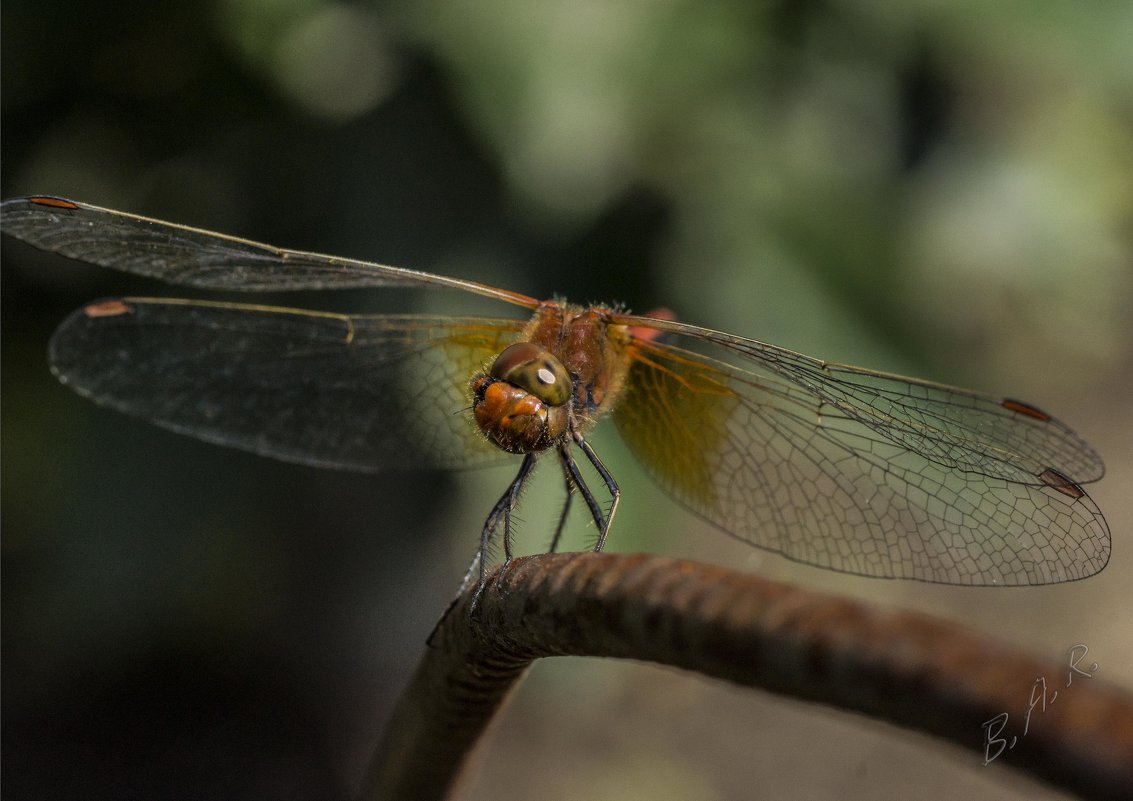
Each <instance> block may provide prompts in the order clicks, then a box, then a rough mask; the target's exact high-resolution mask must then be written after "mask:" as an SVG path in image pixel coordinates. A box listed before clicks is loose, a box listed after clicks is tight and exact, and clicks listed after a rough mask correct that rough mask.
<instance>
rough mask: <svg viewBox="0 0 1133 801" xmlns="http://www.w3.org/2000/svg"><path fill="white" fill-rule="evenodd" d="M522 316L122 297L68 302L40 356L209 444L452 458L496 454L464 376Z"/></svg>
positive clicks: (76, 385)
mask: <svg viewBox="0 0 1133 801" xmlns="http://www.w3.org/2000/svg"><path fill="white" fill-rule="evenodd" d="M522 327H523V321H520V320H488V319H476V318H470V319H460V320H457V319H453V318H447V317H445V318H439V317H424V316H386V315H373V316H364V315H358V316H348V315H342V314H330V313H319V312H309V311H302V310H298V309H285V308H275V307H270V306H253V305H244V304H235V303H211V302H204V301H186V300H176V299H172V300H171V299H160V298H124V299H122V300H108V301H101V302H99V303H94V304H90V305H88V306H86V307H84V308H82V309H79V310H78V311H76V312H75V313H74V314H72V315H71V316H70V317H69V318H68V319H67V320H66V321H65V322H64V323H63V324H62V325H61V326H60V327H59V329H58V330H57V331H56V333H55V336H54V337H53V338H52V341H51V347H50V358H51V365H52V369H53V370H54V371H55V373H56V374H57V375H58V376H59V378H60V380H61V381H63V383H65V384H67V385H68V386H70V387H72V388H73V389H75V390H76V391H78V392H79V393H80V394H82V395H85V396H88V397H90V398H91V399H93V400H95V401H97V402H98V403H101V404H103V405H106V406H110V407H112V408H115V409H118V410H120V411H123V412H127V413H129V414H133V415H137V416H139V417H144V418H146V419H148V420H152V421H153V422H155V423H157V424H158V425H161V426H164V427H166V428H169V429H172V430H174V431H178V432H181V433H186V434H190V435H192V436H195V437H199V438H200V439H204V440H207V441H209V442H215V443H218V444H222V445H230V446H234V447H237V448H242V449H244V450H248V451H252V452H254V453H258V454H263V455H267V456H274V457H277V458H280V459H285V460H287V461H292V462H299V463H302V464H308V465H316V466H323V467H338V468H344V469H351V470H374V469H378V468H381V467H386V466H397V467H400V466H406V465H410V466H411V465H430V466H439V467H456V466H463V465H467V464H472V463H477V462H485V461H490V460H491V459H493V458H495V457H497V456H499V455H500V452H499V451H498V450H497V449H496V448H493V447H492V446H490V445H489V444H488V443H487V442H486V441H485V440H484V438H483V436H482V435H481V434H479V433H478V432H477V431H476V429H475V426H474V424H473V422H472V420H471V416H470V415H469V414H468V413H467V408H468V406H469V404H470V403H471V396H470V394H469V390H468V382H469V379H470V378H471V376H472V375H473V373H474V372H476V371H477V370H478V369H481V368H483V367H484V366H485V364H486V363H487V362H489V361H490V360H491V359H492V358H493V356H494V355H495V354H496V353H497V352H498V351H499V350H501V349H502V348H504V347H506V345H507V344H509V343H510V342H512V341H514V340H515V338H516V336H517V335H518V333H519V332H520V330H521V329H522Z"/></svg>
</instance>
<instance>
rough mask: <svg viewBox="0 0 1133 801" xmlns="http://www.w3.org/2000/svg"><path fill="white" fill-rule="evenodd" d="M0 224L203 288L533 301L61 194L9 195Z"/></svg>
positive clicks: (48, 246) (43, 245)
mask: <svg viewBox="0 0 1133 801" xmlns="http://www.w3.org/2000/svg"><path fill="white" fill-rule="evenodd" d="M0 228H2V230H3V232H4V233H6V234H8V235H10V236H14V237H16V238H17V239H20V240H23V241H24V242H27V243H28V244H30V245H34V246H35V247H37V248H40V249H41V250H47V251H50V252H52V253H59V254H61V255H63V256H67V257H69V258H72V259H78V260H79V261H85V262H89V263H91V264H97V265H100V266H102V267H113V268H115V269H118V270H123V271H125V272H130V273H136V274H138V275H145V276H149V277H151V278H159V279H161V280H163V281H168V282H170V283H174V284H182V285H185V286H195V287H200V288H203V289H223V290H233V291H242V292H244V291H251V292H258V291H280V290H299V289H347V288H359V287H380V286H402V287H448V288H451V289H461V290H464V291H466V292H472V293H475V294H478V295H484V296H487V297H491V298H495V299H497V300H502V301H505V302H507V303H513V304H516V305H518V306H523V307H525V308H529V309H533V308H535V306H537V305H538V301H536V300H535V299H533V298H529V297H527V296H525V295H521V294H519V293H516V292H509V291H507V290H505V289H497V288H496V287H492V286H488V285H487V284H480V283H477V282H475V281H465V280H461V279H458V278H449V277H446V276H441V275H432V274H430V273H422V272H417V271H416V270H406V269H404V268H401V267H389V266H386V265H384V264H374V263H372V262H365V261H355V260H353V259H343V258H339V257H337V256H324V255H321V254H318V253H303V252H300V251H295V250H285V249H283V248H277V247H272V246H271V245H264V244H260V243H258V242H250V241H248V240H246V239H237V238H236V237H231V236H225V235H224V234H217V233H213V232H211V231H204V230H201V229H199V228H190V227H188V226H185V225H178V224H176V223H170V222H163V221H161V220H153V219H150V218H148V217H139V216H137V215H134V214H127V213H125V212H121V211H112V210H110V209H102V208H99V207H97V206H90V205H88V204H86V203H79V202H77V201H74V200H66V199H63V198H55V197H46V196H36V197H27V198H15V199H12V200H6V201H4V202H3V203H2V204H0Z"/></svg>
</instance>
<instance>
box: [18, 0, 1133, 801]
mask: <svg viewBox="0 0 1133 801" xmlns="http://www.w3.org/2000/svg"><path fill="white" fill-rule="evenodd" d="M896 5H897V7H894V8H891V7H890V4H883V3H870V2H858V3H852V2H834V1H827V2H824V1H823V0H815V1H813V2H778V3H766V4H752V3H748V2H742V1H740V0H737V1H736V2H726V1H724V0H720V1H714V2H681V1H680V0H665V1H661V2H633V3H622V4H608V3H602V2H589V1H588V2H575V3H564V4H550V3H543V2H537V3H531V2H526V1H524V2H520V1H518V0H510V1H509V0H485V1H484V2H479V3H445V2H436V1H434V2H422V3H392V4H381V3H334V2H326V1H325V0H291V2H268V0H216V2H209V3H205V2H197V1H194V0H186V1H185V2H179V3H149V2H136V1H135V2H120V3H107V4H101V3H100V4H92V3H82V2H77V1H75V0H35V1H34V2H31V1H30V0H8V2H6V3H5V4H4V11H3V26H2V29H0V45H2V51H0V67H2V71H0V76H2V77H0V89H2V97H0V102H2V112H3V143H2V147H3V153H2V155H3V160H2V166H0V180H2V191H3V195H4V196H5V197H10V196H13V195H20V194H28V193H50V194H59V195H65V196H70V197H74V198H77V199H81V200H85V201H88V202H91V203H95V204H97V205H102V206H108V207H111V208H120V209H123V210H128V211H133V212H138V213H142V214H147V215H151V216H156V217H161V218H165V219H169V220H174V221H177V222H182V223H187V224H192V225H197V226H202V227H206V228H212V229H215V230H219V231H223V232H227V233H232V234H237V235H240V236H244V237H248V238H252V239H256V240H261V241H267V242H272V243H274V244H279V245H286V246H289V247H296V248H301V249H306V250H316V251H323V252H329V253H336V254H340V255H344V256H353V257H358V258H368V259H374V260H377V261H381V262H384V263H389V264H396V265H401V266H407V267H415V268H418V269H423V270H429V271H433V272H442V273H446V274H450V275H459V276H466V277H471V278H476V279H479V280H482V281H487V282H490V283H496V284H499V285H501V286H506V287H509V288H513V289H516V290H518V291H521V292H524V293H526V294H530V295H536V296H550V295H552V294H555V293H561V294H563V295H565V296H568V297H570V298H572V299H574V300H576V301H592V300H600V301H623V302H625V303H626V304H628V305H629V306H630V307H632V308H634V309H637V310H641V311H644V310H647V309H649V308H652V307H654V306H657V305H665V306H668V307H670V308H672V309H674V310H675V311H676V312H677V314H678V315H679V316H680V317H681V318H682V319H685V320H688V321H691V322H696V323H700V324H704V325H708V326H711V327H714V328H720V329H723V330H728V331H733V332H735V333H739V334H743V335H747V336H752V337H756V338H759V339H765V340H768V341H771V342H775V343H777V344H781V345H786V346H789V347H793V348H796V349H799V350H803V351H805V352H808V353H812V354H814V355H816V356H821V357H825V358H829V359H833V360H838V361H847V362H851V363H857V364H866V365H869V366H872V367H877V368H880V369H889V370H895V371H898V372H904V373H910V374H916V375H920V376H923V377H927V378H932V379H936V380H940V381H945V382H950V383H959V384H965V385H972V386H978V387H981V388H984V389H987V390H989V391H992V392H997V393H1002V394H1007V395H1011V396H1013V397H1019V398H1025V399H1027V400H1028V401H1031V402H1033V403H1035V404H1037V405H1039V406H1041V407H1042V408H1044V409H1048V410H1050V411H1052V412H1054V413H1055V414H1057V415H1058V416H1060V417H1062V418H1064V419H1066V420H1067V421H1069V422H1070V423H1071V424H1072V425H1073V426H1075V428H1077V429H1078V430H1079V431H1080V432H1081V433H1082V434H1083V435H1084V436H1085V437H1086V438H1087V439H1089V440H1090V441H1091V442H1093V443H1094V444H1095V445H1097V447H1098V448H1099V450H1100V451H1101V453H1102V455H1103V457H1105V458H1106V461H1107V464H1108V467H1109V474H1108V475H1107V477H1106V479H1105V480H1104V481H1103V482H1102V483H1101V484H1099V485H1096V486H1095V487H1092V488H1091V490H1090V491H1091V493H1092V494H1093V495H1094V497H1095V498H1096V499H1097V501H1098V503H1099V505H1100V506H1101V507H1102V509H1103V511H1105V512H1106V514H1107V517H1108V519H1109V521H1110V524H1111V527H1112V529H1113V535H1114V556H1113V559H1112V562H1111V563H1110V566H1109V567H1108V568H1107V570H1106V571H1105V572H1104V573H1103V574H1101V575H1100V576H1098V577H1096V578H1094V579H1091V580H1089V581H1086V582H1080V583H1077V584H1072V585H1065V586H1057V587H1045V588H1025V589H990V590H989V589H965V588H953V587H941V586H928V585H921V584H914V583H909V582H885V581H877V580H869V579H863V578H855V577H850V576H842V575H836V574H833V573H828V572H824V571H821V570H818V569H815V568H809V567H804V566H800V565H795V564H791V563H788V562H786V561H785V560H783V559H781V558H779V557H776V556H772V555H767V554H763V553H760V552H757V551H755V550H753V549H751V548H748V547H746V546H744V545H742V544H740V543H738V542H735V541H732V540H730V539H729V538H727V537H725V536H722V535H719V534H718V533H716V532H714V531H713V530H712V529H710V527H708V526H706V525H705V524H703V523H701V522H700V521H699V520H697V519H696V518H695V517H693V516H692V515H689V514H687V513H685V512H683V511H682V510H679V509H677V508H676V507H674V506H673V505H671V504H670V503H669V502H668V501H667V500H666V499H664V498H663V497H662V494H661V493H660V492H659V491H658V490H657V489H655V488H654V487H653V486H652V485H650V484H649V483H648V480H647V479H646V478H645V477H644V475H643V473H642V472H641V471H640V470H639V469H638V468H636V467H635V466H634V465H633V464H632V460H631V459H630V457H629V456H628V455H627V454H626V452H625V451H624V450H623V449H622V447H621V446H620V444H619V443H618V442H617V437H616V434H610V435H608V436H606V437H601V436H600V437H599V439H598V442H597V445H598V447H599V451H600V452H601V453H602V454H603V455H604V457H605V458H606V459H607V463H608V464H609V465H610V467H611V469H613V470H614V471H615V473H616V475H617V476H618V478H619V480H620V481H621V482H622V484H623V488H624V490H625V496H624V502H623V505H622V508H621V510H620V511H619V516H618V521H617V524H616V526H615V529H614V531H613V533H612V535H611V538H610V547H611V548H614V549H617V550H643V549H648V550H655V551H658V552H663V553H667V554H671V555H675V556H685V557H691V558H698V559H703V560H708V561H717V562H722V563H725V564H729V565H731V566H733V567H735V568H737V569H740V570H750V571H760V572H762V573H765V574H767V575H771V576H775V577H778V578H783V579H787V580H792V581H796V582H799V583H802V584H805V585H807V586H811V587H814V588H819V589H824V590H828V591H835V592H842V593H846V594H850V595H854V596H856V597H861V598H867V599H873V600H877V601H878V602H879V603H886V604H892V605H902V606H908V607H915V608H919V609H924V610H929V611H933V612H936V613H938V614H941V615H944V616H948V617H951V618H954V619H958V620H962V621H966V622H968V623H970V624H972V625H973V626H976V627H978V628H981V629H983V630H985V631H989V632H991V633H993V634H995V635H999V636H1002V637H1003V638H1005V639H1007V640H1010V641H1011V642H1015V643H1018V644H1020V645H1023V646H1026V647H1028V648H1031V649H1033V650H1035V651H1037V652H1039V653H1043V654H1047V655H1049V656H1052V657H1058V656H1059V655H1061V654H1063V653H1064V652H1065V650H1066V649H1067V648H1069V647H1070V646H1072V645H1074V644H1076V643H1085V644H1087V645H1088V646H1089V647H1090V649H1091V650H1090V657H1091V659H1093V660H1094V661H1096V662H1097V663H1098V664H1099V666H1100V673H1099V675H1100V676H1105V677H1107V678H1108V679H1109V680H1111V681H1115V682H1118V683H1121V684H1124V685H1126V686H1133V636H1130V631H1131V630H1133V621H1131V618H1130V612H1129V609H1130V605H1129V602H1128V599H1129V591H1128V588H1129V586H1130V581H1131V579H1133V555H1131V550H1133V543H1131V542H1130V536H1129V528H1130V522H1131V521H1133V502H1131V501H1130V499H1129V497H1130V496H1129V493H1128V491H1127V487H1128V486H1129V483H1130V481H1131V480H1133V423H1131V422H1130V421H1131V417H1130V414H1129V408H1130V406H1129V397H1130V392H1131V390H1133V384H1131V379H1130V376H1131V375H1133V336H1131V335H1130V330H1131V325H1133V50H1131V49H1130V48H1129V46H1128V44H1129V42H1130V41H1133V14H1131V13H1130V10H1129V6H1128V5H1127V4H1123V3H1110V4H1091V5H1090V6H1089V7H1088V8H1087V7H1086V6H1083V5H1082V4H1078V3H1073V2H1069V0H1067V1H1066V2H1030V3H1015V2H1012V3H997V4H986V3H983V2H970V1H968V0H961V2H953V3H949V4H946V5H945V4H938V3H923V2H914V3H904V4H896ZM2 281H3V294H2V299H0V300H2V314H3V351H2V356H3V376H2V380H3V392H2V398H0V402H2V405H3V440H2V447H3V483H2V491H3V506H2V514H3V520H2V522H3V590H2V593H3V594H2V601H3V611H2V623H3V698H4V708H3V795H4V797H5V798H6V799H12V800H13V801H15V800H16V799H33V798H34V799H57V798H58V799H63V798H68V799H70V798H77V797H82V798H87V799H101V798H107V799H110V798H114V799H123V798H137V799H152V798H177V799H213V798H233V799H239V798H263V799H269V798H270V799H289V798H295V799H300V798H312V799H313V798H323V799H336V798H348V797H350V796H351V795H352V794H353V793H354V792H355V790H356V787H357V783H358V781H359V779H360V776H361V773H362V770H363V766H364V764H365V762H366V760H367V758H368V754H369V751H370V749H371V748H372V747H373V745H374V744H375V742H376V741H377V738H378V736H379V733H380V731H381V728H382V726H383V725H384V723H385V720H386V719H387V717H388V715H389V713H390V710H391V706H392V704H393V703H394V701H395V699H396V697H397V694H398V693H399V692H400V690H401V689H402V687H403V686H404V685H405V683H406V681H407V679H408V675H409V672H410V671H411V669H412V666H413V665H414V663H415V661H416V660H417V658H418V657H419V655H420V653H421V651H422V648H423V644H424V639H425V636H426V635H427V633H428V631H429V629H430V627H431V625H432V623H433V621H434V619H435V618H436V616H437V615H438V614H439V612H440V611H441V610H442V609H443V608H444V606H445V603H446V602H447V600H448V598H449V596H450V594H451V592H452V591H453V590H454V589H455V587H456V585H457V583H458V581H459V579H460V577H461V575H462V572H463V569H464V566H465V564H466V562H467V559H468V558H469V557H470V556H471V554H472V552H473V550H474V548H475V545H476V537H477V532H478V530H479V526H480V525H481V523H482V521H483V518H484V515H485V514H486V513H487V510H488V509H489V508H490V506H491V503H492V502H493V501H494V499H495V497H496V496H497V495H498V493H499V492H500V491H501V490H502V488H503V487H504V486H505V485H506V482H507V481H508V479H509V478H510V476H511V472H510V471H511V470H512V469H514V468H513V467H509V468H505V469H503V470H497V469H491V470H482V471H469V472H462V473H457V474H443V473H421V472H415V473H409V472H406V473H400V474H399V473H389V474H381V475H352V474H344V473H338V472H333V471H319V470H314V469H307V468H302V467H297V466H292V465H284V464H279V463H276V462H272V461H269V460H266V459H260V458H257V457H254V456H250V455H247V454H243V453H238V452H234V451H229V450H224V449H221V448H217V447H213V446H210V445H206V444H201V443H198V442H196V441H193V440H190V439H187V438H183V437H179V436H176V435H174V434H171V433H167V432H165V431H162V430H159V429H157V428H154V427H153V426H150V425H148V424H146V423H144V422H142V421H139V420H135V419H130V418H127V417H124V416H121V415H118V414H116V413H113V412H109V411H105V410H102V409H99V408H97V407H96V406H94V405H93V404H91V403H89V402H87V401H84V400H82V399H81V398H79V397H78V396H76V395H73V394H72V393H70V392H69V391H67V390H66V389H64V388H63V387H62V386H60V385H58V384H57V383H56V382H55V381H54V379H53V378H52V377H51V375H50V374H49V372H48V370H47V366H46V358H45V350H46V343H47V340H48V338H49V337H50V334H51V331H52V329H53V327H54V326H55V325H56V324H57V323H58V322H59V321H60V320H62V319H63V317H64V316H65V315H67V314H68V313H69V312H70V311H71V310H73V309H74V308H75V307H77V306H78V305H80V304H82V303H84V302H86V301H89V300H92V299H94V298H97V297H101V296H106V295H117V294H123V293H127V292H131V291H133V292H137V291H145V292H147V293H150V294H173V295H176V294H185V293H183V292H181V291H180V290H175V289H168V288H165V287H161V286H157V285H154V284H152V283H147V282H144V281H141V280H140V279H133V278H128V277H125V276H122V275H117V274H114V273H111V272H110V271H106V270H99V269H96V268H91V267H83V266H76V265H74V264H72V263H69V262H66V261H65V260H63V259H60V258H54V257H47V256H44V255H42V254H40V253H38V252H35V251H32V250H31V249H30V248H27V247H24V246H22V245H19V244H18V243H13V242H8V241H5V242H4V243H3V271H2ZM302 302H304V303H306V304H307V305H310V306H312V307H319V308H331V307H333V308H343V307H348V308H352V309H357V310H360V311H361V310H398V311H412V310H422V309H429V310H437V309H453V310H458V309H459V310H467V308H468V307H466V306H465V305H464V304H465V301H463V300H462V299H460V298H455V297H449V296H446V297H440V296H437V297H429V296H426V295H424V294H421V293H413V292H402V291H390V292H384V293H368V294H365V293H364V294H351V295H350V296H345V297H344V296H339V297H335V298H331V299H326V298H322V297H318V296H315V297H308V298H305V299H303V301H302ZM475 309H477V310H483V311H486V312H488V313H493V314H498V313H500V312H501V310H500V309H499V308H494V307H491V306H487V307H484V306H483V305H482V304H478V305H476V306H475ZM504 311H506V310H504ZM546 473H547V475H543V476H541V479H542V480H541V481H540V482H539V483H538V485H537V486H536V487H535V488H533V490H532V491H531V492H530V493H529V494H528V495H527V496H526V497H525V499H524V505H523V508H522V518H523V521H524V532H525V534H526V536H525V538H524V547H525V550H527V551H535V550H539V549H540V548H541V547H542V545H543V544H544V543H545V540H546V538H547V537H548V536H549V534H550V530H551V527H552V524H553V520H554V518H555V515H556V514H557V512H558V509H559V508H560V504H561V497H560V496H559V492H560V491H561V487H560V479H559V477H558V475H557V472H556V471H554V470H549V471H546ZM580 512H581V510H580ZM572 536H573V540H572V542H574V543H575V547H578V546H580V545H581V543H583V542H584V541H585V540H586V538H587V537H589V536H591V532H589V531H588V530H587V528H586V527H585V520H584V518H583V516H582V515H581V513H579V514H578V515H576V516H575V518H574V525H573V527H572ZM1019 694H1020V710H1004V711H1011V712H1014V711H1018V712H1021V711H1022V709H1023V708H1024V707H1025V704H1026V702H1027V700H1028V698H1029V694H1030V687H1029V686H1021V687H1020V688H1019ZM1035 725H1041V719H1040V720H1039V721H1038V722H1037V724H1035ZM980 734H981V733H980V732H979V731H973V732H972V737H973V742H977V743H978V742H979V738H980ZM1018 747H1026V743H1025V741H1024V742H1023V743H1021V744H1020V745H1019V746H1018ZM1035 792H1036V790H1035V788H1034V786H1032V785H1030V784H1029V783H1028V782H1024V781H1020V780H1018V779H1017V778H1016V777H1014V776H1012V775H1010V774H1008V773H1006V772H1004V771H1002V770H1000V769H998V768H997V767H991V768H983V767H981V766H980V764H979V760H978V759H977V758H975V757H974V756H973V755H972V754H970V753H960V752H958V751H955V750H952V749H949V748H945V747H942V746H939V745H937V744H935V743H932V742H931V741H929V740H927V739H925V738H920V737H912V736H909V735H905V734H901V733H898V732H896V731H895V730H893V729H889V728H886V727H882V726H879V725H876V724H873V723H870V722H868V721H865V720H862V719H859V718H856V717H853V716H849V715H844V714H840V713H835V712H831V711H828V710H825V709H820V708H815V707H810V706H803V705H800V704H796V703H792V702H786V701H782V700H780V699H776V698H771V697H767V696H764V695H761V694H759V693H754V692H747V691H739V690H735V689H732V688H730V687H726V686H723V685H719V684H715V683H710V682H707V681H704V680H701V679H698V678H695V677H691V676H686V675H683V674H678V673H675V672H672V671H662V670H658V669H654V668H649V667H645V666H640V665H634V664H625V663H614V662H602V661H598V660H565V659H564V660H557V661H554V662H546V663H543V664H540V665H537V666H536V668H535V669H534V671H533V672H532V674H531V676H530V677H529V678H528V680H527V682H526V683H525V684H524V686H523V687H522V688H521V690H520V691H519V692H518V694H517V695H516V697H515V698H514V699H513V702H512V704H511V705H510V706H509V708H508V709H507V711H506V713H505V714H504V715H503V716H502V718H501V719H500V720H499V721H498V722H497V725H496V726H495V728H494V729H493V731H492V733H491V735H490V737H489V738H488V740H487V741H486V743H485V744H484V747H483V748H482V749H481V751H480V752H479V755H478V761H477V766H476V769H475V772H474V773H473V775H472V776H471V781H470V782H469V784H468V785H467V787H466V789H465V794H464V796H463V797H465V798H468V799H489V798H492V799H494V798H541V799H564V801H565V799H582V798H586V799H662V800H666V799H698V800H700V799H703V800H705V801H712V800H714V799H721V800H724V799H745V798H749V797H753V796H755V795H757V794H758V795H767V796H772V795H785V796H787V797H798V798H818V797H830V798H871V799H873V798H886V797H923V796H925V795H926V794H931V795H932V796H933V797H936V798H965V799H967V798H1002V797H1014V794H1015V793H1018V794H1019V796H1018V797H1034V795H1033V794H1034V793H1035ZM1051 797H1054V796H1051Z"/></svg>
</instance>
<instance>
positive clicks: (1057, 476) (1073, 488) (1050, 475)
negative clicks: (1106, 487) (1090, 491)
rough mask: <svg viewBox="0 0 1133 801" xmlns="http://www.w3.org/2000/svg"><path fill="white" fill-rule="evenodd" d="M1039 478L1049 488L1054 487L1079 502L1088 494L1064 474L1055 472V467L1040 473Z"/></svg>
mask: <svg viewBox="0 0 1133 801" xmlns="http://www.w3.org/2000/svg"><path fill="white" fill-rule="evenodd" d="M1039 478H1040V479H1042V482H1043V483H1044V484H1046V485H1047V486H1048V487H1054V488H1055V489H1056V490H1058V491H1059V492H1061V493H1062V494H1063V495H1068V496H1070V497H1071V498H1073V499H1074V500H1078V499H1079V498H1081V497H1082V496H1084V495H1085V494H1086V491H1085V490H1084V489H1082V488H1081V487H1080V486H1078V485H1077V484H1075V483H1074V482H1073V481H1071V480H1070V479H1069V478H1067V477H1066V476H1064V475H1063V474H1062V473H1060V472H1058V471H1057V470H1055V469H1054V468H1053V467H1048V468H1047V469H1046V470H1043V471H1042V472H1041V473H1039Z"/></svg>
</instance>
